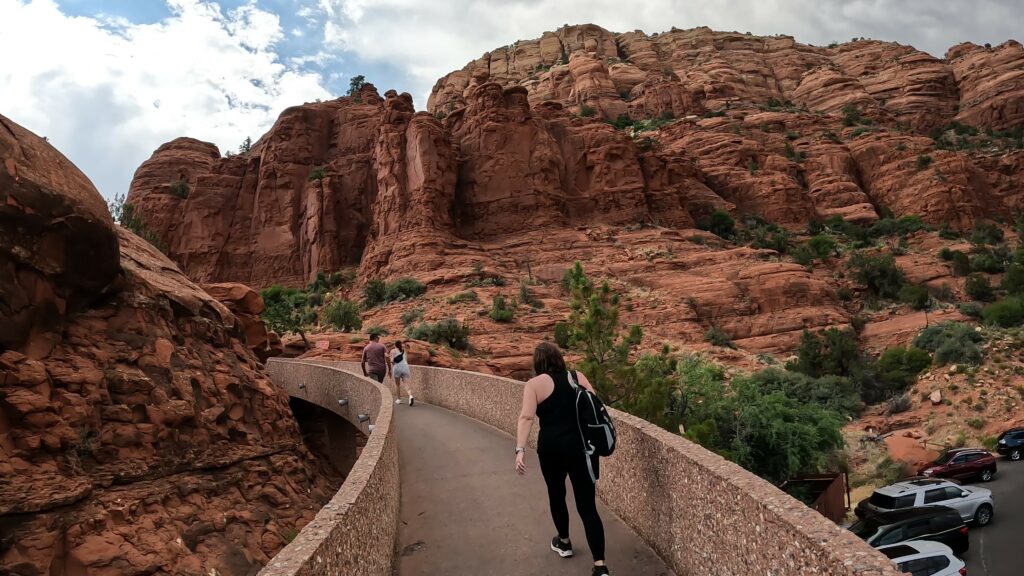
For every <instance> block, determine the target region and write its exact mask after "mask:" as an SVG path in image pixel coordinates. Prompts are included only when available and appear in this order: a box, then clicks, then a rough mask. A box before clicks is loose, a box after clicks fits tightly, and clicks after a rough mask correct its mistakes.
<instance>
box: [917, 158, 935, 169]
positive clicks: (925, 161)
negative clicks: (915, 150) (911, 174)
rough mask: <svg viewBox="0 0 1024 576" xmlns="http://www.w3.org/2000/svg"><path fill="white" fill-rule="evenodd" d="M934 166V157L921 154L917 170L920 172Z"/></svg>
mask: <svg viewBox="0 0 1024 576" xmlns="http://www.w3.org/2000/svg"><path fill="white" fill-rule="evenodd" d="M931 165H932V157H931V156H929V155H927V154H921V155H920V156H918V157H917V170H918V171H919V172H920V171H921V170H924V169H925V168H927V167H929V166H931Z"/></svg>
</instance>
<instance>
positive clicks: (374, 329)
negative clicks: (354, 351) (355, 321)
mask: <svg viewBox="0 0 1024 576" xmlns="http://www.w3.org/2000/svg"><path fill="white" fill-rule="evenodd" d="M366 333H367V334H368V335H370V336H387V335H388V329H387V328H385V327H383V326H378V325H374V326H370V327H369V328H367V329H366Z"/></svg>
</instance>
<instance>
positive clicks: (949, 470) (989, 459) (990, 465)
mask: <svg viewBox="0 0 1024 576" xmlns="http://www.w3.org/2000/svg"><path fill="white" fill-rule="evenodd" d="M919 474H921V475H922V476H931V477H933V478H955V479H957V480H968V479H973V478H980V479H981V481H982V482H988V481H989V480H991V479H992V477H993V476H995V475H996V457H995V456H993V455H992V454H990V453H988V452H987V451H985V450H982V449H980V448H956V449H954V450H947V451H946V452H945V453H943V454H942V456H939V458H938V460H936V461H935V462H932V463H931V464H927V465H925V466H924V467H922V468H921V470H920V472H919Z"/></svg>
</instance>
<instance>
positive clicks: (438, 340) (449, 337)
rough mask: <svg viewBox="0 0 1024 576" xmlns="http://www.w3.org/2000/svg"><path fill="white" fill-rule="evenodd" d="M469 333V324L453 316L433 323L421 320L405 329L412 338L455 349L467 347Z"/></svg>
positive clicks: (465, 348)
mask: <svg viewBox="0 0 1024 576" xmlns="http://www.w3.org/2000/svg"><path fill="white" fill-rule="evenodd" d="M469 334H470V330H469V325H468V324H466V323H465V322H462V323H460V322H459V321H458V320H456V319H454V318H445V319H444V320H440V321H438V322H437V323H435V324H431V323H429V322H421V323H420V324H417V325H416V326H413V327H410V328H408V329H407V330H406V335H407V336H408V337H409V338H412V339H413V340H425V341H427V342H431V343H434V344H444V345H447V346H450V347H451V348H454V349H456V350H467V349H469Z"/></svg>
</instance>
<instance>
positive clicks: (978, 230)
mask: <svg viewBox="0 0 1024 576" xmlns="http://www.w3.org/2000/svg"><path fill="white" fill-rule="evenodd" d="M1002 241H1003V229H1002V228H1000V227H999V226H998V225H996V224H994V223H992V222H976V223H975V224H974V229H973V230H972V231H971V243H972V244H977V245H979V246H984V245H986V244H991V245H993V246H994V245H996V244H999V243H1000V242H1002Z"/></svg>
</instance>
